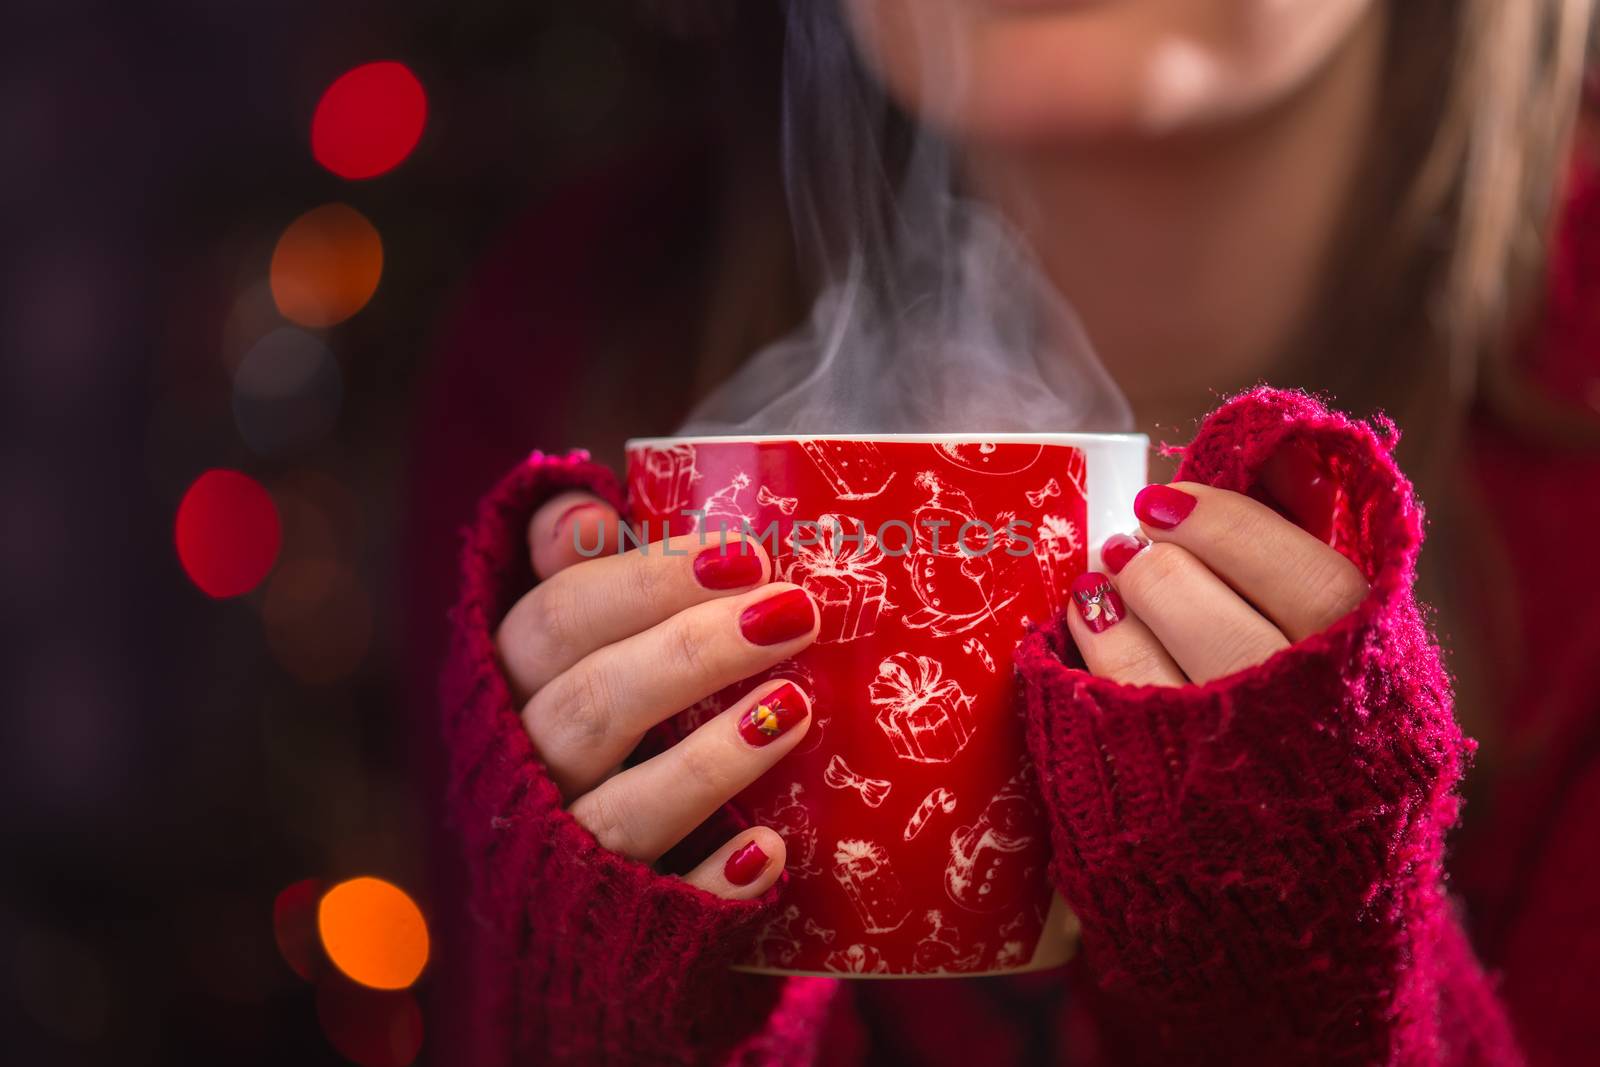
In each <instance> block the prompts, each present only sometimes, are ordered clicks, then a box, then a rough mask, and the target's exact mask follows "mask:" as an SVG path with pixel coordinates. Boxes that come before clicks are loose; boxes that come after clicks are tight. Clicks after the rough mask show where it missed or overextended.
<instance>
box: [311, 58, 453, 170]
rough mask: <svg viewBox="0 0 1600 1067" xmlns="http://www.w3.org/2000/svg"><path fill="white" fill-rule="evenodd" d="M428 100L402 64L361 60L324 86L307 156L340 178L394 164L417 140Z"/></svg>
mask: <svg viewBox="0 0 1600 1067" xmlns="http://www.w3.org/2000/svg"><path fill="white" fill-rule="evenodd" d="M427 119H428V98H427V96H426V95H425V94H424V93H423V91H422V83H421V82H419V81H417V76H416V75H415V74H412V73H411V70H410V69H409V68H408V67H407V66H406V65H405V64H404V63H396V62H393V61H387V62H382V63H367V64H365V65H363V66H359V67H356V68H355V69H353V70H349V71H346V72H345V73H344V74H341V75H340V76H339V77H338V79H336V80H335V81H334V83H333V84H332V85H330V86H328V89H327V91H326V92H324V93H323V94H322V99H321V100H319V101H318V102H317V110H316V113H315V114H313V115H312V117H311V154H312V155H314V156H316V158H317V162H318V163H321V164H322V165H323V166H324V167H327V168H328V169H329V170H331V171H333V173H335V174H337V175H339V177H341V178H373V177H376V176H377V175H379V174H382V173H384V172H385V171H387V170H392V169H393V168H394V167H396V166H398V165H399V164H400V162H401V161H402V160H404V159H405V158H406V156H408V155H410V154H411V150H412V149H413V148H415V147H416V146H417V142H418V141H419V140H421V139H422V128H423V125H424V124H425V123H426V122H427Z"/></svg>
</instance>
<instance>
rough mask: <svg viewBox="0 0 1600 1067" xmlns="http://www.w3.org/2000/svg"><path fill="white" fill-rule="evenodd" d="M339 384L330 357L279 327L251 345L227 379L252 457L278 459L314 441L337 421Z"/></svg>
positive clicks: (301, 334) (308, 339)
mask: <svg viewBox="0 0 1600 1067" xmlns="http://www.w3.org/2000/svg"><path fill="white" fill-rule="evenodd" d="M343 392H344V381H343V378H342V376H341V374H340V372H339V361H338V360H337V359H335V358H334V355H333V351H332V350H331V349H329V348H328V346H327V345H325V344H323V343H322V341H321V340H320V339H319V338H317V337H315V336H314V335H312V334H309V333H307V332H306V331H305V330H301V329H297V328H295V327H293V326H282V327H279V328H278V329H276V330H273V331H272V332H271V333H269V334H267V335H266V336H265V337H263V338H261V340H259V341H257V342H256V343H255V345H254V346H252V347H251V349H250V351H249V352H247V353H245V357H244V359H243V360H242V361H240V363H239V368H238V370H236V371H235V372H234V375H233V420H234V423H235V425H237V426H238V428H239V436H240V437H242V438H244V442H245V444H247V445H249V446H250V448H251V449H252V450H254V451H255V452H256V453H257V454H259V455H263V456H281V455H284V454H286V453H290V452H294V451H296V450H298V449H301V448H305V447H306V446H308V445H312V444H315V443H317V442H318V441H320V440H321V439H322V438H323V437H325V436H326V435H327V434H328V431H330V430H332V429H333V426H334V423H336V422H337V421H338V419H339V402H340V400H341V399H342V397H343Z"/></svg>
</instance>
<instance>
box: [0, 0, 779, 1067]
mask: <svg viewBox="0 0 1600 1067" xmlns="http://www.w3.org/2000/svg"><path fill="white" fill-rule="evenodd" d="M739 6H742V7H744V8H747V9H753V10H747V11H739V12H736V11H735V8H736V7H739ZM773 8H775V5H734V4H730V3H693V2H689V3H685V2H673V3H659V4H651V3H640V2H631V3H622V2H606V3H585V4H561V5H555V4H539V3H528V2H526V0H506V2H501V0H453V2H450V3H444V2H439V0H435V2H426V0H389V2H385V3H377V2H374V0H318V2H311V0H274V2H272V3H266V2H264V0H227V2H226V3H215V2H202V0H145V2H143V3H139V4H130V3H126V2H120V0H16V2H13V3H11V4H8V5H7V23H8V26H7V32H6V33H5V34H4V35H3V38H0V54H3V56H4V62H3V64H0V144H3V146H4V147H3V149H0V222H3V225H0V233H3V235H4V240H3V246H0V247H3V257H4V282H3V288H0V352H3V355H4V363H3V366H4V374H5V387H4V390H3V392H0V404H3V407H4V416H5V417H4V419H3V420H0V426H3V429H0V433H3V434H4V438H5V447H4V450H3V454H0V499H3V500H4V509H3V515H4V522H3V526H0V569H3V576H4V577H3V581H4V586H3V588H4V593H5V599H6V602H7V606H8V610H7V611H6V612H5V616H4V617H5V623H4V625H5V640H4V642H3V645H0V647H3V652H0V656H3V657H4V669H3V672H0V673H3V677H4V686H5V693H6V701H5V714H4V716H3V717H0V731H3V739H0V789H3V790H4V798H3V802H0V820H3V825H4V829H5V849H6V859H5V862H4V864H3V874H0V878H3V880H4V893H3V903H0V1033H3V1034H4V1035H5V1037H4V1039H3V1044H4V1045H5V1046H6V1049H7V1051H6V1053H5V1055H4V1058H5V1060H6V1062H8V1063H15V1064H35V1063H37V1064H46V1063H48V1064H79V1063H85V1064H87V1063H102V1062H105V1063H111V1062H115V1063H118V1064H123V1065H127V1064H142V1063H174V1062H186V1061H187V1059H188V1058H189V1057H191V1056H199V1055H205V1056H207V1057H209V1058H212V1059H215V1060H218V1061H222V1062H229V1063H243V1064H251V1063H273V1064H277V1063H287V1062H293V1063H297V1064H320V1063H329V1064H337V1063H347V1062H356V1063H361V1064H369V1065H385V1064H395V1065H403V1064H409V1063H449V1062H451V1057H450V1055H449V1049H448V1047H447V1044H446V1043H445V1040H444V1038H442V1037H441V1036H440V1035H438V1034H435V1033H433V1032H432V1031H431V1030H430V1029H429V1021H430V1020H429V1016H428V1011H427V1004H428V992H429V990H428V983H429V975H430V967H429V964H430V962H431V961H436V960H437V958H438V957H439V956H440V954H441V953H448V952H449V951H450V947H451V946H450V933H449V931H448V930H447V929H444V928H442V927H441V925H440V924H439V923H438V922H436V921H435V916H436V910H437V909H436V908H435V903H434V902H435V899H436V897H437V894H438V893H439V892H440V889H439V886H438V876H437V874H436V868H437V867H438V866H439V865H438V864H435V863H432V862H431V860H430V857H432V856H434V855H435V854H436V852H437V850H438V849H439V848H440V847H445V848H448V829H447V828H445V827H442V826H440V825H438V822H439V820H438V816H437V806H436V804H435V803H434V800H433V797H434V787H435V783H436V782H437V780H438V765H437V759H436V757H437V742H436V740H435V736H434V728H433V725H432V723H431V721H430V719H429V715H430V699H431V695H432V672H433V666H434V657H435V656H436V655H437V654H438V650H439V646H440V643H441V640H442V624H443V617H444V611H445V608H446V606H447V602H448V596H449V589H450V584H451V577H452V572H453V567H454V553H455V545H456V543H457V536H458V535H457V531H458V530H459V528H460V526H461V525H462V524H463V523H465V522H466V521H468V519H469V517H470V512H471V506H472V502H473V500H475V499H476V498H477V496H478V495H480V494H481V493H482V492H483V491H484V490H485V489H486V488H487V487H488V485H489V482H490V481H491V480H492V479H493V477H494V476H495V475H496V474H497V473H498V472H499V471H501V470H504V469H505V468H506V467H507V466H508V465H509V464H510V463H512V462H515V460H516V459H518V458H520V456H521V455H523V454H525V453H526V451H527V450H528V449H530V448H533V447H543V448H546V449H554V448H562V447H567V446H570V445H573V444H578V443H583V444H586V445H589V446H590V447H592V448H594V449H595V450H596V451H597V452H598V453H599V454H601V455H602V456H603V457H604V458H608V459H614V458H615V456H616V455H617V454H619V451H620V449H619V445H620V441H621V439H622V437H623V436H625V435H627V434H628V433H649V432H663V431H665V430H668V429H670V425H665V424H663V422H662V420H663V418H665V417H668V416H670V414H671V411H672V410H675V409H676V410H681V406H682V403H681V402H680V401H682V402H686V399H687V393H686V386H684V385H683V384H673V380H672V379H673V375H672V374H671V370H672V355H673V354H672V353H671V352H661V351H652V350H651V349H650V347H649V345H648V344H647V343H640V342H642V341H647V340H648V338H649V336H651V333H652V329H653V326H652V324H653V323H656V322H664V321H667V320H669V319H676V318H678V317H683V316H689V315H692V314H694V313H695V312H697V311H698V310H699V309H698V307H697V306H696V305H695V300H696V299H697V296H696V290H695V289H694V287H693V286H692V285H691V284H689V283H688V282H684V281H682V279H683V278H685V277H687V276H688V275H687V274H686V273H684V272H682V271H675V270H674V269H673V267H674V265H681V264H682V263H684V262H687V261H692V260H693V259H694V258H695V256H696V255H697V250H698V249H702V248H703V247H706V246H708V245H709V244H710V243H711V242H714V241H716V240H722V239H727V234H726V233H725V232H724V231H725V228H724V230H719V228H718V225H717V223H716V220H715V218H714V217H713V215H714V212H712V211H711V209H710V208H709V207H708V205H711V204H714V203H717V202H719V197H723V196H724V195H725V194H727V193H728V189H727V188H726V187H724V188H721V189H718V188H714V187H713V185H712V183H711V182H710V181H709V180H708V179H707V178H706V176H705V172H706V171H707V167H708V165H707V163H706V161H707V160H709V159H720V160H723V161H725V160H726V158H727V157H728V156H729V154H730V153H732V154H735V155H737V156H738V157H739V159H740V160H742V161H743V162H741V163H740V165H739V166H735V167H731V168H730V167H727V166H723V165H721V164H720V163H719V164H718V165H717V166H716V168H715V171H716V173H717V174H728V173H732V174H735V175H737V174H738V173H740V166H743V167H746V168H748V169H749V170H750V171H752V172H754V171H763V170H764V168H770V167H771V166H772V165H773V163H774V156H775V152H776V145H771V144H766V143H764V142H763V143H761V144H756V145H751V144H748V143H745V142H744V141H742V140H741V138H739V137H738V136H737V130H738V128H739V123H740V121H741V120H740V116H741V114H745V113H747V112H749V111H750V110H752V109H754V110H760V109H764V108H769V107H773V106H775V104H776V98H777V88H778V87H777V80H776V79H777V69H776V65H775V63H773V62H772V56H771V55H770V54H765V55H763V54H761V49H760V47H757V48H756V49H755V50H754V52H751V51H744V50H741V52H740V54H730V51H729V50H728V49H726V48H725V47H722V46H721V45H719V43H718V42H719V41H720V40H723V39H725V38H723V36H722V31H723V30H725V29H726V24H727V23H728V22H729V21H730V20H733V19H741V20H745V21H750V22H753V23H755V24H754V25H752V26H751V27H748V29H750V30H751V31H752V32H751V33H749V34H746V35H744V36H743V37H741V39H742V40H754V41H757V42H762V41H766V42H768V43H769V44H771V45H772V46H774V47H775V45H776V41H777V27H776V25H771V26H769V25H767V23H768V22H775V19H776V16H777V12H776V10H773ZM752 65H753V66H754V67H755V68H757V69H759V70H761V71H764V72H765V75H764V76H765V80H763V77H762V76H756V77H753V78H752V76H751V74H750V70H749V69H748V68H749V67H751V66H752ZM740 67H744V68H745V69H738V68H740ZM730 78H737V79H738V81H737V84H738V85H739V86H740V88H739V91H738V92H732V93H730V92H729V91H727V86H728V85H729V84H730V81H729V79H730ZM616 188H624V189H626V190H629V191H630V195H628V196H621V197H600V198H597V194H594V192H593V191H594V190H596V189H616ZM652 197H659V198H664V199H652ZM615 202H626V203H630V204H637V205H639V206H638V209H637V211H636V212H635V213H633V214H627V215H617V214H616V213H614V212H609V211H606V210H603V209H602V208H601V207H597V206H596V205H597V204H600V205H603V204H605V203H615ZM754 214H755V215H756V216H759V217H766V218H770V219H774V220H776V223H777V225H779V226H780V228H781V213H779V214H772V213H770V212H768V213H765V214H763V213H762V212H759V211H758V212H755V213H754ZM746 217H749V215H748V213H747V215H746ZM596 255H604V256H605V257H607V258H608V259H609V260H610V261H612V263H613V265H614V264H615V263H621V264H623V265H624V267H625V268H636V271H635V273H636V275H637V277H634V276H633V275H632V274H629V272H628V270H627V269H625V270H623V271H622V272H621V276H619V278H618V279H617V280H616V281H615V284H616V285H619V286H622V285H633V286H635V287H636V288H637V289H638V290H639V292H638V296H637V299H635V300H634V301H633V302H632V304H631V305H630V306H632V307H636V308H637V309H638V314H636V315H632V316H630V321H629V324H628V325H627V329H628V330H629V331H632V333H633V335H634V336H632V337H627V336H623V337H619V338H612V343H610V344H607V345H600V346H598V347H595V346H584V350H585V351H598V352H599V353H600V355H597V356H590V357H586V358H585V359H583V360H582V361H575V360H571V359H563V358H562V357H561V353H562V352H564V351H569V350H572V349H573V347H574V346H571V345H566V346H565V347H564V346H563V345H562V344H559V343H556V342H557V340H559V338H562V337H567V336H569V335H570V334H571V333H572V331H574V330H579V329H589V328H591V327H593V326H594V320H595V319H596V317H597V314H598V312H591V311H590V310H588V309H586V308H584V307H582V306H580V305H574V304H573V303H572V302H571V301H569V300H567V299H566V297H565V295H564V294H565V293H566V292H567V287H568V286H569V285H572V286H574V291H577V289H576V283H575V282H574V279H576V278H580V277H581V276H582V275H583V273H584V272H585V271H589V270H592V269H593V267H592V257H594V256H596ZM586 264H588V265H586ZM630 279H631V280H630ZM675 279H677V280H675ZM646 280H649V281H648V283H647V282H646ZM783 317H784V315H783V309H774V310H773V312H772V315H771V320H772V322H773V323H774V324H775V326H774V328H778V327H781V324H782V321H783ZM758 339H759V338H754V339H753V338H732V339H728V341H727V345H728V347H730V348H734V349H744V350H748V348H747V347H746V346H747V344H748V343H749V342H750V341H752V340H758ZM607 352H609V353H613V354H612V355H610V356H607V355H605V353H607ZM508 363H510V364H514V365H515V366H517V367H518V368H520V369H519V372H518V374H517V375H516V376H513V378H512V379H510V380H508V379H505V378H503V377H502V376H501V375H500V372H499V371H498V370H497V368H499V367H503V366H505V365H507V364H508ZM547 381H548V382H553V383H556V385H559V386H560V388H556V387H554V386H551V387H548V388H546V387H537V388H530V386H529V384H528V383H530V382H547ZM607 385H610V386H612V388H611V389H610V390H606V389H605V388H604V387H605V386H607ZM674 389H675V390H678V391H680V392H684V396H683V397H677V396H676V394H674V393H672V392H671V390H674ZM661 390H668V393H667V397H668V402H667V403H665V404H663V403H662V402H661ZM640 394H654V395H653V396H652V398H651V401H652V402H651V403H650V404H649V405H647V406H641V407H639V408H637V409H635V408H634V407H633V406H632V405H633V400H632V398H633V397H634V396H636V395H640ZM572 396H589V397H590V398H591V399H589V400H588V401H585V402H579V401H568V399H567V398H569V397H572ZM558 398H559V399H558ZM583 403H588V404H589V405H590V406H589V407H587V408H586V407H584V406H582V405H583ZM663 409H666V411H667V416H664V415H663V413H662V412H663ZM646 411H648V412H649V415H648V417H646V416H644V415H643V414H641V413H642V412H646ZM463 412H464V413H466V414H465V415H463V414H462V413H463ZM452 413H454V414H452ZM441 841H443V845H442V846H441Z"/></svg>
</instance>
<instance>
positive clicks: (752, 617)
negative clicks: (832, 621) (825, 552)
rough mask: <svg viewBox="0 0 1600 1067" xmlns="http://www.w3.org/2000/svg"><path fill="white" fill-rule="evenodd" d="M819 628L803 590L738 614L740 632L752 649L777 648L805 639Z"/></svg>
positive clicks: (813, 611)
mask: <svg viewBox="0 0 1600 1067" xmlns="http://www.w3.org/2000/svg"><path fill="white" fill-rule="evenodd" d="M816 624H817V612H816V609H815V608H813V607H812V606H811V598H810V597H809V596H807V595H806V591H805V590H804V589H790V590H788V591H787V592H783V593H779V594H778V595H777V596H769V597H767V599H765V600H763V601H761V602H759V603H756V604H751V605H750V606H749V607H748V608H745V609H744V611H742V612H741V613H740V614H739V632H740V633H742V634H744V639H745V640H746V641H749V642H750V643H751V644H752V645H777V644H782V643H783V642H784V641H793V640H794V639H795V638H797V637H804V636H805V635H806V634H808V633H810V632H811V628H812V627H813V626H815V625H816Z"/></svg>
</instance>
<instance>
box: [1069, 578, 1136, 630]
mask: <svg viewBox="0 0 1600 1067" xmlns="http://www.w3.org/2000/svg"><path fill="white" fill-rule="evenodd" d="M1072 602H1073V603H1074V604H1076V605H1077V606H1078V614H1079V615H1081V616H1083V622H1084V625H1085V626H1087V627H1089V632H1090V633H1096V634H1097V633H1101V632H1103V631H1105V630H1107V629H1109V628H1110V627H1112V626H1115V625H1116V624H1117V623H1119V622H1121V621H1122V616H1123V613H1124V609H1123V606H1122V597H1120V596H1118V595H1117V591H1116V589H1115V588H1114V587H1113V586H1112V585H1111V580H1110V579H1109V578H1107V577H1106V576H1105V575H1103V574H1100V573H1099V572H1097V571H1090V572H1089V573H1088V574H1085V575H1082V576H1081V577H1079V578H1078V580H1077V581H1075V582H1073V583H1072Z"/></svg>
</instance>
